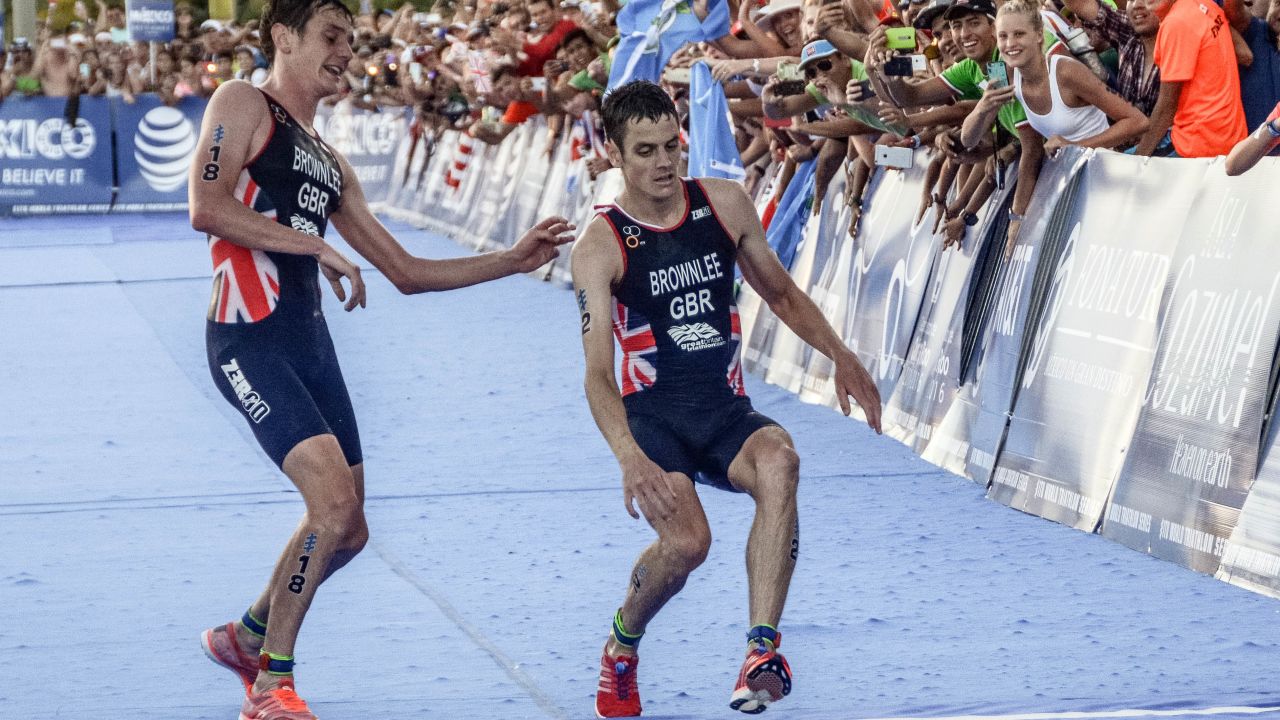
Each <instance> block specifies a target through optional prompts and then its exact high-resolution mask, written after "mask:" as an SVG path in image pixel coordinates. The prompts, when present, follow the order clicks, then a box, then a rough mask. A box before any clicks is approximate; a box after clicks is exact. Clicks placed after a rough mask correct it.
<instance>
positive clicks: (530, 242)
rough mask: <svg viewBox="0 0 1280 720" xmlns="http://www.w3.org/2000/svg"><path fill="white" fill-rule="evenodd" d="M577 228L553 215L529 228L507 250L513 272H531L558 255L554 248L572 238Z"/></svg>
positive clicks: (558, 252)
mask: <svg viewBox="0 0 1280 720" xmlns="http://www.w3.org/2000/svg"><path fill="white" fill-rule="evenodd" d="M575 229H577V226H575V225H574V224H573V223H571V222H569V221H568V220H566V219H564V218H562V217H559V216H556V215H553V216H551V217H549V218H546V219H545V220H543V221H542V222H540V223H538V224H537V225H534V226H533V227H531V228H529V231H528V232H526V233H525V234H524V235H523V236H522V237H521V238H520V240H519V241H517V242H516V244H515V245H513V246H511V249H510V250H507V251H506V252H507V256H508V257H509V258H510V259H511V262H512V264H513V266H514V268H515V269H514V272H522V273H527V272H533V271H534V270H537V269H538V268H540V267H542V266H543V265H546V264H547V263H549V262H551V261H552V260H554V259H555V258H557V257H559V255H560V251H559V250H557V249H556V248H557V247H559V246H561V245H563V244H565V243H567V242H569V241H571V240H573V231H574V230H575Z"/></svg>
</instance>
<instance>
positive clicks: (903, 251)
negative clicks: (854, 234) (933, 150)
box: [836, 151, 937, 400]
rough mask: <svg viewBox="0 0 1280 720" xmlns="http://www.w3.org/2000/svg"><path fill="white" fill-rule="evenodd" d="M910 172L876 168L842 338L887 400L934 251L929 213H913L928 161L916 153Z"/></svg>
mask: <svg viewBox="0 0 1280 720" xmlns="http://www.w3.org/2000/svg"><path fill="white" fill-rule="evenodd" d="M915 159H916V162H915V163H914V167H912V168H911V169H909V170H886V169H883V168H876V172H875V174H874V176H873V177H872V179H871V182H872V185H870V186H869V187H868V188H867V195H866V196H865V199H864V201H863V205H864V207H865V210H864V211H863V216H862V230H861V231H860V232H859V233H858V237H859V240H858V242H857V244H856V247H855V248H854V253H853V275H852V277H851V279H850V283H851V287H852V289H851V291H850V294H849V309H848V310H847V311H846V312H845V324H844V327H843V328H836V330H837V331H842V335H843V337H844V340H845V343H846V344H847V345H848V346H849V348H850V349H852V350H853V351H854V352H855V353H856V354H857V355H858V359H860V360H861V361H862V364H863V365H864V366H865V367H866V368H867V372H869V373H871V377H872V378H874V379H875V381H876V387H877V388H878V389H879V390H880V397H881V398H882V399H883V400H888V398H889V397H890V396H892V395H893V388H894V385H895V384H896V383H897V382H898V376H899V375H900V374H901V372H902V364H903V362H904V361H905V360H906V357H907V349H908V346H909V344H910V342H911V336H912V334H913V333H914V332H915V327H916V318H917V317H918V316H919V313H920V306H921V303H922V302H923V301H924V296H925V289H926V286H927V285H928V281H929V275H930V273H931V271H932V269H933V263H934V258H935V257H936V256H937V250H936V246H937V241H936V239H935V238H934V235H933V225H934V211H933V209H932V208H930V209H929V210H927V211H926V212H925V213H924V215H923V216H920V217H917V212H918V210H919V207H920V196H921V193H922V192H923V190H924V175H925V171H926V166H927V161H926V155H925V153H924V152H923V151H921V152H917V153H916V156H915Z"/></svg>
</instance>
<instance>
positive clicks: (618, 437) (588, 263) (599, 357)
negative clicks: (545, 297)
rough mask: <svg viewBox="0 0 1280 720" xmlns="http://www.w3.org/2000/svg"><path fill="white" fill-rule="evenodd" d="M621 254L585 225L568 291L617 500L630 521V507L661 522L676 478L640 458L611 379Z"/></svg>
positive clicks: (602, 226) (597, 228) (602, 228)
mask: <svg viewBox="0 0 1280 720" xmlns="http://www.w3.org/2000/svg"><path fill="white" fill-rule="evenodd" d="M622 262H623V261H622V252H621V250H620V248H619V247H618V244H617V241H616V240H615V239H614V237H613V230H611V229H610V228H609V226H608V224H607V223H606V221H604V220H602V219H598V218H597V219H596V220H594V221H592V223H591V224H590V225H588V226H587V229H586V231H585V232H583V234H582V237H581V238H579V239H578V242H577V243H576V244H575V245H574V247H573V258H572V270H573V292H574V297H576V298H577V300H578V312H579V314H580V316H581V320H582V350H583V352H584V353H585V354H586V358H587V372H586V391H587V403H588V404H589V405H590V406H591V415H592V416H593V417H594V418H595V419H596V425H597V426H598V427H599V428H600V432H601V434H603V435H604V439H605V441H606V442H608V443H609V449H610V450H612V451H613V455H614V457H616V458H617V459H618V465H619V466H620V467H621V468H622V497H623V503H624V504H625V505H626V508H627V512H628V513H630V514H631V517H634V518H639V517H640V515H639V514H638V513H636V510H635V507H634V505H633V502H632V501H634V500H639V501H640V511H641V512H643V513H644V516H645V518H647V519H648V520H649V521H650V522H653V521H654V520H658V519H661V520H665V519H667V518H669V517H670V516H671V514H672V513H673V512H674V511H675V498H676V490H675V484H674V483H675V482H678V481H679V479H678V478H675V477H673V476H672V475H670V474H669V473H666V472H663V470H662V468H660V467H658V465H657V464H656V463H654V462H653V461H652V460H650V459H649V458H648V456H646V455H645V454H644V451H643V450H641V449H640V446H639V445H637V444H636V441H635V438H634V437H633V436H632V435H631V428H630V426H629V425H628V424H627V411H626V409H625V408H624V407H623V405H622V393H621V392H620V391H619V390H618V383H617V381H616V380H614V377H613V369H614V366H613V334H612V322H611V321H612V318H613V284H614V283H615V282H617V281H618V280H621V279H622V273H623V266H622Z"/></svg>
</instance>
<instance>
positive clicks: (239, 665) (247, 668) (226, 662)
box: [200, 622, 258, 693]
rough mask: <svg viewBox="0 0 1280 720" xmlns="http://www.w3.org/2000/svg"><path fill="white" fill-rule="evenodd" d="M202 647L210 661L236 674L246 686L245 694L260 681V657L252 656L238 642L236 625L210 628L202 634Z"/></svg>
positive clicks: (229, 624)
mask: <svg viewBox="0 0 1280 720" xmlns="http://www.w3.org/2000/svg"><path fill="white" fill-rule="evenodd" d="M200 647H202V648H204V654H205V655H208V656H209V659H210V660H212V661H214V662H215V663H217V664H219V665H221V666H222V667H224V668H226V669H228V670H230V671H231V672H233V673H235V674H236V676H237V677H239V678H240V682H241V683H243V684H244V691H245V693H248V692H249V688H251V687H253V681H254V680H257V679H258V656H257V654H256V653H255V654H253V655H250V654H248V653H246V652H245V651H244V648H242V647H240V643H239V642H237V641H236V624H235V623H234V622H229V623H227V624H226V625H220V626H218V627H216V628H209V629H208V630H205V631H204V632H203V633H201V634H200Z"/></svg>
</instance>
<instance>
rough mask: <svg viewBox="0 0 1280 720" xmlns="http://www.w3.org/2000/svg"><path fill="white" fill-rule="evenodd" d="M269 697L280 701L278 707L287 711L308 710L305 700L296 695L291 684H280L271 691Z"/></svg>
mask: <svg viewBox="0 0 1280 720" xmlns="http://www.w3.org/2000/svg"><path fill="white" fill-rule="evenodd" d="M271 697H272V698H274V699H275V701H276V702H278V703H280V707H281V708H282V709H284V710H288V711H289V712H299V713H300V712H310V709H309V708H308V707H307V701H305V700H303V699H302V698H300V697H298V693H296V692H294V690H293V686H292V685H281V686H280V687H278V688H276V689H274V690H272V691H271Z"/></svg>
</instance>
